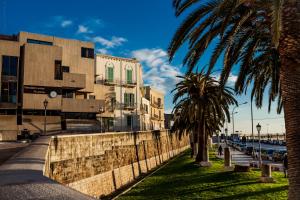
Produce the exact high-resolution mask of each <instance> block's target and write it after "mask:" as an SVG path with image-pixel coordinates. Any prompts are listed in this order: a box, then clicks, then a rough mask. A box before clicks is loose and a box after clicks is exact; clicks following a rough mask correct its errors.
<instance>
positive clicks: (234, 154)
mask: <svg viewBox="0 0 300 200" xmlns="http://www.w3.org/2000/svg"><path fill="white" fill-rule="evenodd" d="M222 147H223V155H221V156H219V155H217V157H218V158H222V159H224V148H225V147H226V145H225V144H222ZM229 148H230V153H231V158H232V160H231V162H232V163H233V164H242V165H250V163H254V164H255V165H256V166H258V160H255V159H253V158H252V156H249V155H246V154H245V153H244V152H241V151H239V150H237V149H234V148H232V147H229ZM216 154H218V152H216ZM263 163H270V164H272V166H273V167H276V168H277V169H279V171H283V165H282V163H274V162H272V161H265V160H264V161H263Z"/></svg>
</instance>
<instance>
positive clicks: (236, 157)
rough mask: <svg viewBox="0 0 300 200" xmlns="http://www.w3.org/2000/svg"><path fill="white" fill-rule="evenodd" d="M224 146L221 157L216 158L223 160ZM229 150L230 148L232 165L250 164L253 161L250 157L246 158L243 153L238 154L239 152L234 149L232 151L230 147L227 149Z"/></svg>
mask: <svg viewBox="0 0 300 200" xmlns="http://www.w3.org/2000/svg"><path fill="white" fill-rule="evenodd" d="M225 146H226V145H225V144H222V147H223V155H221V156H219V155H217V157H218V158H222V159H224V148H225ZM229 148H230V152H231V158H232V160H231V162H232V163H233V164H250V162H253V161H254V160H253V158H252V157H251V156H248V155H246V154H245V153H243V152H240V151H238V150H236V149H233V148H231V147H229ZM217 153H218V152H217Z"/></svg>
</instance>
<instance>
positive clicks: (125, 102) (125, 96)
mask: <svg viewBox="0 0 300 200" xmlns="http://www.w3.org/2000/svg"><path fill="white" fill-rule="evenodd" d="M128 97H129V95H128V94H127V93H125V94H124V104H126V105H128V103H129V98H128Z"/></svg>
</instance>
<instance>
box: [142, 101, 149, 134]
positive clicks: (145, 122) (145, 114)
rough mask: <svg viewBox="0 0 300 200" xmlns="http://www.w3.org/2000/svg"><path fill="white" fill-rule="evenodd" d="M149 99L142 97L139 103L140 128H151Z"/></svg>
mask: <svg viewBox="0 0 300 200" xmlns="http://www.w3.org/2000/svg"><path fill="white" fill-rule="evenodd" d="M150 108H151V107H150V101H149V100H148V99H146V98H145V97H142V103H141V121H142V127H141V130H143V131H144V130H151V120H150Z"/></svg>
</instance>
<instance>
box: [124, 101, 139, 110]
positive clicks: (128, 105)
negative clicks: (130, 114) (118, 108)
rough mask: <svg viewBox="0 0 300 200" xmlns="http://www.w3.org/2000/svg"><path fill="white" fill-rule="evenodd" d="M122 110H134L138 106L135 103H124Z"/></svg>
mask: <svg viewBox="0 0 300 200" xmlns="http://www.w3.org/2000/svg"><path fill="white" fill-rule="evenodd" d="M122 108H123V109H124V110H134V109H135V108H136V104H135V103H123V104H122Z"/></svg>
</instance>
